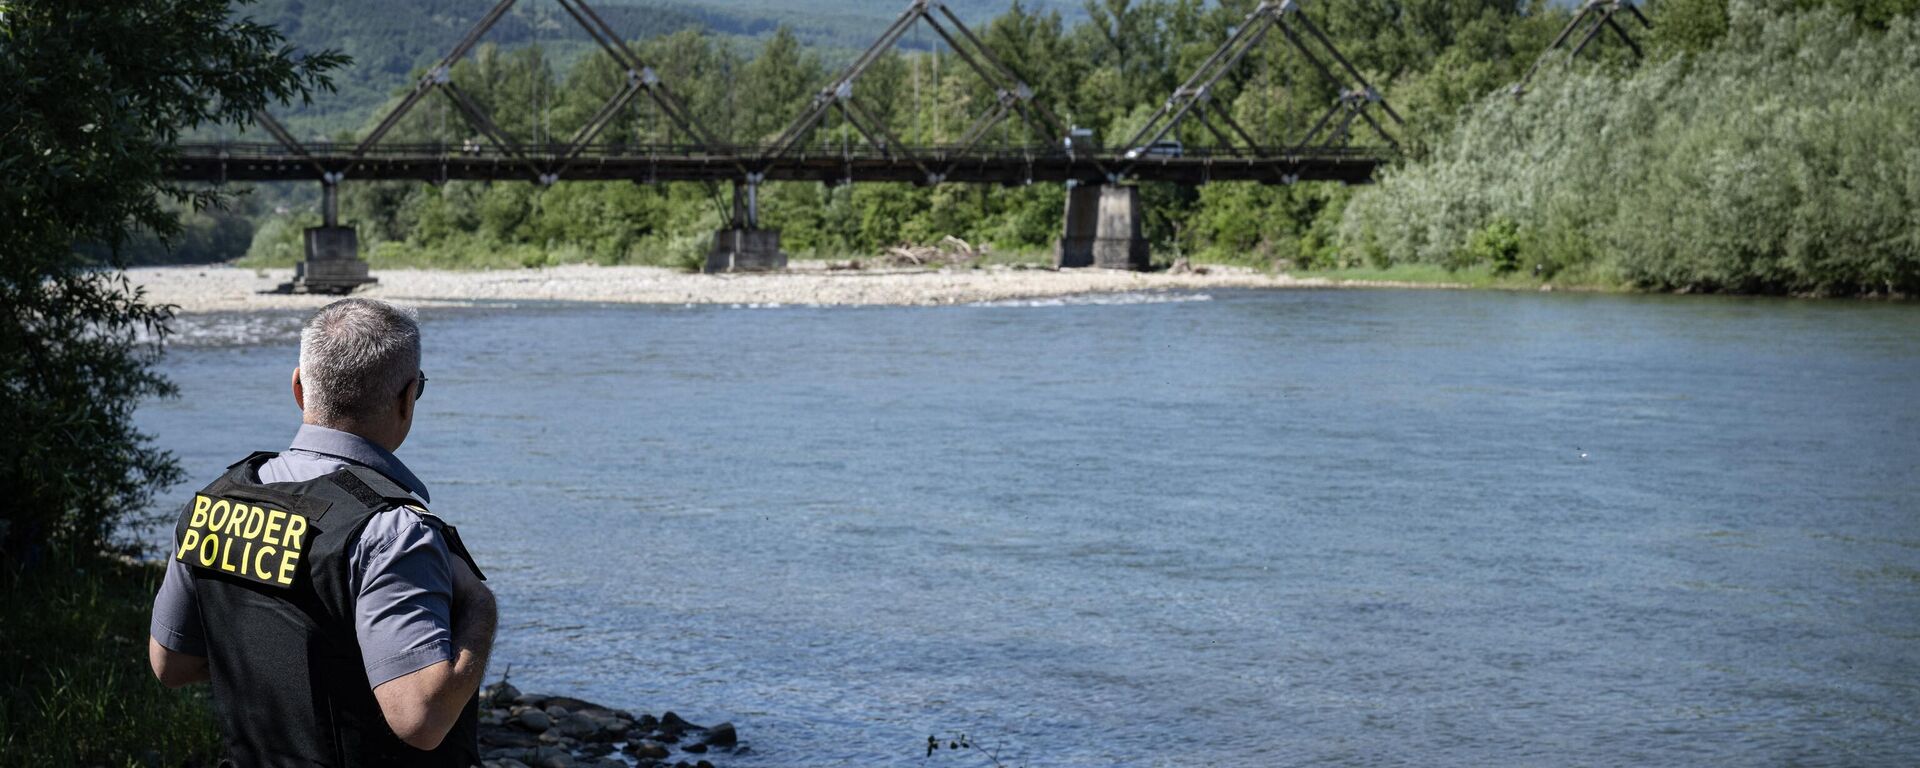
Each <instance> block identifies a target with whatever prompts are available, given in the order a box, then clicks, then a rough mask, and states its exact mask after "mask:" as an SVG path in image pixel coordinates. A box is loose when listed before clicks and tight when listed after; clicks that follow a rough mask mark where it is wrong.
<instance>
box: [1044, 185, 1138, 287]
mask: <svg viewBox="0 0 1920 768" xmlns="http://www.w3.org/2000/svg"><path fill="white" fill-rule="evenodd" d="M1145 216H1146V209H1144V208H1142V207H1141V206H1140V188H1139V187H1134V186H1122V185H1118V184H1077V185H1072V186H1069V187H1068V188H1067V210H1066V226H1065V227H1064V229H1063V231H1062V233H1061V237H1060V241H1059V242H1058V243H1056V244H1054V248H1053V264H1054V266H1056V267H1060V268H1062V269H1067V268H1073V267H1099V268H1101V269H1130V270H1134V271H1144V270H1146V269H1147V267H1148V266H1149V264H1150V257H1151V254H1150V253H1149V251H1148V248H1147V238H1146V237H1145V236H1144V235H1142V234H1141V228H1140V225H1141V220H1142V218H1143V217H1145Z"/></svg>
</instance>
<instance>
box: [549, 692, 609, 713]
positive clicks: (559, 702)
mask: <svg viewBox="0 0 1920 768" xmlns="http://www.w3.org/2000/svg"><path fill="white" fill-rule="evenodd" d="M547 706H550V707H565V708H566V709H567V711H569V712H578V711H580V710H583V709H606V707H603V706H600V705H598V704H595V703H593V702H590V701H583V700H580V699H576V698H573V697H571V696H552V697H548V698H547Z"/></svg>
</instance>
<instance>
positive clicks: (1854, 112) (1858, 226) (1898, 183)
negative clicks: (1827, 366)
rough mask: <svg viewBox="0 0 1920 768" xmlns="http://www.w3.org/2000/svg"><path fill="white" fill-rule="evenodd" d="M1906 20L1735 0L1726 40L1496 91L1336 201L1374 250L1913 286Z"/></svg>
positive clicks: (1730, 282) (1911, 95)
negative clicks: (1620, 67) (1881, 20)
mask: <svg viewBox="0 0 1920 768" xmlns="http://www.w3.org/2000/svg"><path fill="white" fill-rule="evenodd" d="M1917 105H1920V28H1916V23H1915V20H1914V18H1913V17H1911V16H1907V17H1901V18H1897V19H1894V20H1893V21H1892V22H1891V23H1889V24H1888V26H1887V29H1886V31H1885V32H1872V31H1868V30H1863V29H1861V28H1860V27H1859V26H1858V25H1857V24H1856V21H1855V19H1854V18H1852V17H1850V16H1848V15H1847V14H1845V13H1842V12H1841V11H1838V10H1835V9H1819V10H1815V11H1809V12H1791V11H1788V12H1781V11H1779V10H1777V9H1771V8H1764V7H1761V6H1759V5H1757V4H1750V3H1744V2H1739V1H1738V0H1736V2H1735V3H1734V4H1733V7H1732V9H1731V12H1730V23H1729V32H1728V33H1727V37H1726V38H1725V40H1724V41H1723V42H1722V43H1721V44H1719V45H1718V46H1716V47H1714V48H1712V49H1711V50H1708V51H1705V52H1703V53H1700V54H1698V55H1696V56H1692V57H1682V58H1671V59H1668V60H1666V61H1664V62H1660V63H1656V64H1652V65H1648V66H1646V67H1643V68H1641V69H1639V70H1637V71H1634V72H1632V73H1631V74H1628V75H1625V76H1620V77H1616V76H1613V75H1610V74H1607V73H1604V72H1596V71H1577V70H1576V71H1566V72H1563V73H1558V74H1556V75H1555V76H1550V77H1548V78H1546V79H1544V80H1542V81H1538V82H1537V85H1536V88H1535V89H1534V90H1533V92H1531V93H1529V94H1528V96H1527V97H1526V99H1525V100H1523V101H1521V102H1519V103H1515V102H1514V101H1513V100H1512V99H1510V98H1505V97H1501V96H1492V97H1489V98H1487V99H1486V100H1485V101H1483V102H1482V103H1481V104H1480V105H1479V106H1478V107H1476V108H1475V109H1474V110H1473V111H1472V112H1471V114H1469V115H1468V116H1467V117H1466V119H1465V120H1464V121H1463V122H1462V123H1461V124H1460V126H1459V127H1458V128H1457V129H1456V130H1455V131H1454V132H1453V134H1452V136H1451V137H1450V138H1449V139H1448V140H1447V141H1446V142H1445V143H1443V144H1442V145H1440V146H1439V147H1438V148H1437V149H1436V151H1435V152H1434V153H1433V156H1432V157H1431V158H1429V159H1428V160H1425V161H1422V162H1416V163H1411V164H1408V165H1406V166H1404V167H1402V168H1399V169H1396V170H1393V171H1391V172H1389V173H1388V174H1387V175H1386V176H1385V178H1383V179H1382V180H1381V182H1380V184H1378V185H1377V186H1376V187H1374V188H1372V189H1369V190H1367V191H1365V192H1363V193H1362V194H1361V195H1360V196H1359V197H1358V198H1356V199H1355V200H1354V201H1353V204H1352V206H1351V207H1350V208H1349V209H1348V211H1347V215H1346V220H1345V222H1344V224H1343V227H1342V229H1341V239H1342V242H1343V243H1344V244H1345V246H1346V247H1347V248H1348V249H1350V250H1352V251H1355V252H1357V253H1363V254H1365V255H1367V256H1368V257H1369V258H1371V259H1372V260H1374V261H1375V262H1376V263H1380V264H1387V263H1398V262H1428V263H1436V264H1460V263H1463V262H1471V261H1479V260H1484V259H1486V258H1488V256H1487V255H1486V254H1488V253H1490V252H1493V250H1492V249H1488V248H1486V247H1484V246H1485V244H1486V243H1487V242H1488V235H1487V234H1486V233H1487V232H1488V229H1489V228H1490V227H1495V226H1505V224H1503V222H1510V223H1511V224H1513V225H1517V231H1516V232H1515V233H1514V236H1515V237H1516V238H1517V240H1518V243H1519V252H1520V254H1521V259H1522V261H1523V263H1529V264H1537V265H1539V266H1540V267H1541V269H1542V270H1543V271H1545V272H1547V273H1556V272H1561V271H1564V270H1572V271H1574V273H1575V274H1578V275H1582V276H1586V277H1592V278H1598V279H1602V280H1606V281H1617V282H1624V283H1627V284H1631V285H1636V286H1642V287H1646V288H1651V289H1659V290H1671V289H1685V290H1704V291H1731V292H1763V293H1815V294H1853V293H1888V292H1894V293H1912V292H1915V291H1920V218H1916V217H1915V216H1914V213H1913V212H1914V211H1916V210H1920V171H1917V170H1916V169H1920V106H1917Z"/></svg>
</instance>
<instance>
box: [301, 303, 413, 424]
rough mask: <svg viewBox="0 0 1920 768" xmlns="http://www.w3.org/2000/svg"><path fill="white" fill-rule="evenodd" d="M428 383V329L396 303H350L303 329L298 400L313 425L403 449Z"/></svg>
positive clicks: (331, 309)
mask: <svg viewBox="0 0 1920 768" xmlns="http://www.w3.org/2000/svg"><path fill="white" fill-rule="evenodd" d="M422 378H423V377H422V375H421V373H420V324H419V323H417V322H415V321H414V319H413V316H412V315H411V314H410V313H408V312H407V311H405V310H402V309H400V308H398V307H395V306H393V305H392V304H388V303H386V302H383V301H372V300H369V299H342V300H340V301H336V302H334V303H332V304H328V305H327V306H326V307H324V308H322V309H321V310H320V312H319V313H318V314H315V315H314V316H313V319H311V320H308V321H307V325H306V327H305V328H302V329H301V330H300V367H298V368H295V369H293V400H294V403H296V404H297V405H299V406H300V410H301V413H302V414H303V415H302V421H304V422H306V423H308V424H314V425H318V426H322V427H328V428H331V429H338V430H342V431H345V432H352V433H354V434H357V435H360V436H361V437H364V438H367V439H368V440H372V441H373V442H375V443H378V444H380V445H381V446H383V447H385V448H386V449H387V450H390V451H391V450H394V449H397V448H399V447H400V443H402V442H404V441H405V440H406V439H407V432H408V431H410V430H411V429H412V428H413V401H414V399H415V398H417V397H418V396H419V391H420V390H419V387H420V385H421V383H422V382H421V379H422Z"/></svg>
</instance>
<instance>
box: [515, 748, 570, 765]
mask: <svg viewBox="0 0 1920 768" xmlns="http://www.w3.org/2000/svg"><path fill="white" fill-rule="evenodd" d="M527 757H529V758H531V759H529V760H527V761H526V762H527V765H529V766H531V767H532V768H573V755H569V754H567V751H566V750H564V749H560V748H558V747H541V748H539V749H536V750H533V752H532V754H529V755H527Z"/></svg>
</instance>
